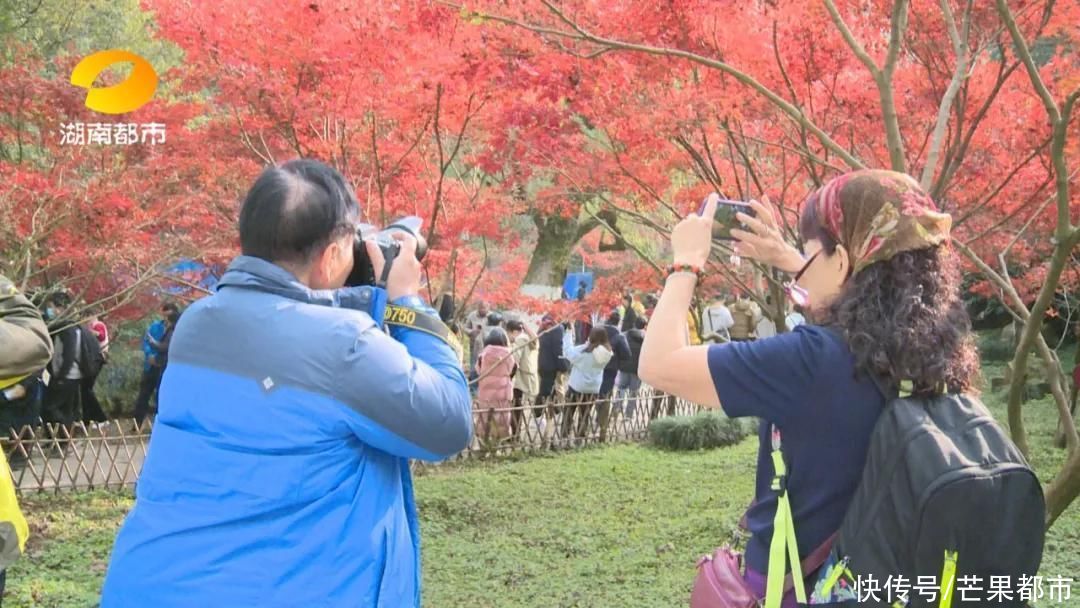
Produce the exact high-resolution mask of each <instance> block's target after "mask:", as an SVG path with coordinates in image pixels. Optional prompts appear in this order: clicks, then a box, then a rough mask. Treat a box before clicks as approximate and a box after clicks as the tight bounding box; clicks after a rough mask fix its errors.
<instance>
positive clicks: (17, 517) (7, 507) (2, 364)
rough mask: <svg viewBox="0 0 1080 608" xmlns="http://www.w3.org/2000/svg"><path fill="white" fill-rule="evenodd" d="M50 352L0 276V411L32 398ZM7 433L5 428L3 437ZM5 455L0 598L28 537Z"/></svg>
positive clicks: (43, 334)
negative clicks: (10, 569)
mask: <svg viewBox="0 0 1080 608" xmlns="http://www.w3.org/2000/svg"><path fill="white" fill-rule="evenodd" d="M52 351H53V343H52V340H51V339H50V338H49V330H48V328H47V327H46V326H45V322H44V321H43V320H42V318H41V314H40V313H39V312H38V309H37V308H36V307H34V305H33V304H31V303H30V301H29V300H27V299H26V298H25V297H24V296H23V295H22V294H20V293H19V291H18V290H17V289H16V288H15V286H14V285H13V284H12V283H11V281H9V280H8V279H7V277H5V276H3V275H0V408H3V409H4V410H5V411H6V410H7V409H8V408H13V407H16V404H17V403H18V402H21V401H23V400H25V399H31V398H33V396H32V395H31V394H30V391H32V390H34V387H33V386H32V385H29V384H28V381H33V383H34V384H36V374H37V372H39V371H41V369H42V368H44V367H45V366H46V365H48V363H49V360H50V359H51V358H52ZM28 386H30V388H28ZM7 431H8V429H7V428H5V429H4V432H5V434H6V433H7ZM4 452H5V450H0V596H3V593H4V584H5V582H6V579H7V567H8V566H10V565H11V564H12V563H14V562H15V560H16V559H18V557H19V555H21V554H22V552H23V550H24V549H25V548H26V539H27V537H28V536H29V534H30V528H29V527H28V526H27V524H26V518H25V517H23V514H22V511H20V510H19V502H18V500H17V499H16V497H15V484H14V482H13V481H12V479H11V475H10V474H9V473H8V463H7V460H6V459H5V458H4Z"/></svg>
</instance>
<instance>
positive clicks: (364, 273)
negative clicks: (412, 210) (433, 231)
mask: <svg viewBox="0 0 1080 608" xmlns="http://www.w3.org/2000/svg"><path fill="white" fill-rule="evenodd" d="M423 223H424V220H422V219H420V218H418V217H416V216H415V215H410V216H406V217H403V218H401V219H399V220H396V221H395V222H393V223H392V224H390V225H389V226H387V227H386V228H384V229H382V230H379V229H378V228H376V227H375V226H373V225H371V224H360V225H359V226H358V227H357V228H356V241H355V242H354V243H353V268H352V272H351V273H349V278H347V279H345V285H347V286H349V287H353V286H357V285H376V284H380V283H385V282H386V277H387V276H389V275H390V265H391V264H393V262H394V258H396V257H397V255H398V253H400V252H401V243H399V242H398V241H396V240H394V237H393V236H391V235H392V234H393V233H395V232H407V233H408V234H411V235H413V237H415V238H416V259H417V260H419V261H423V259H424V256H425V255H427V249H428V245H427V241H426V240H425V239H424V237H423V235H422V234H420V226H421V225H422V224H423ZM372 237H374V239H375V243H376V244H378V246H379V249H380V250H382V254H383V258H384V259H385V260H386V266H384V267H383V271H382V276H381V277H376V276H375V266H373V265H372V263H371V258H370V257H368V252H367V247H366V246H365V245H364V239H367V238H372Z"/></svg>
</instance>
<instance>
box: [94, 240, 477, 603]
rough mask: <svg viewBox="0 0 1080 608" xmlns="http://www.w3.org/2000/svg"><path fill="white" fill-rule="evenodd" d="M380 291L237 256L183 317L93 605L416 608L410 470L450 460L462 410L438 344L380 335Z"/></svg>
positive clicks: (465, 437) (459, 436) (463, 396)
mask: <svg viewBox="0 0 1080 608" xmlns="http://www.w3.org/2000/svg"><path fill="white" fill-rule="evenodd" d="M384 294H385V292H384V291H382V290H380V289H374V288H348V289H343V290H338V291H333V292H330V291H326V292H319V291H311V290H309V289H307V288H306V287H304V286H303V285H301V284H300V283H298V282H297V281H296V279H295V278H293V277H292V275H291V274H289V273H288V272H286V271H285V270H283V269H281V268H280V267H278V266H275V265H273V264H270V263H268V262H265V261H262V260H259V259H256V258H250V257H243V256H241V257H239V258H237V259H236V260H234V261H233V263H232V264H231V265H230V267H229V270H228V271H227V272H226V274H225V276H224V277H223V278H222V281H221V283H220V284H219V286H218V291H217V293H216V294H214V295H213V296H210V297H207V298H204V299H203V300H201V301H199V302H197V303H195V304H194V305H193V306H191V307H190V308H189V309H188V310H187V311H186V312H185V313H184V316H183V317H181V319H180V322H179V324H178V325H177V328H176V330H175V333H174V335H173V338H172V343H171V345H170V349H169V366H168V368H167V369H166V372H165V377H164V379H163V381H162V384H161V393H160V397H161V406H160V412H159V415H158V418H157V422H156V424H155V426H154V430H153V435H152V439H151V441H150V445H149V448H148V453H147V457H146V462H145V464H144V466H143V470H142V475H141V477H140V479H139V483H138V488H137V492H136V501H135V506H134V508H133V509H132V511H131V513H130V514H129V515H128V517H127V520H126V521H125V522H124V525H123V527H122V528H121V530H120V533H119V535H118V536H117V539H116V545H115V547H114V548H113V554H112V559H111V562H110V564H109V570H108V573H107V575H106V579H105V586H104V589H103V591H102V600H101V606H102V607H103V608H116V607H126V606H132V607H134V606H138V607H146V606H154V607H155V608H171V607H174V606H184V607H190V606H196V607H199V608H211V607H215V606H229V607H241V606H253V607H254V606H257V607H259V608H270V607H283V608H284V607H288V608H295V607H297V606H303V607H304V608H316V607H323V606H325V607H330V606H333V607H338V606H363V607H393V608H400V607H403V606H404V607H407V606H419V604H420V538H419V526H418V522H417V517H416V505H415V503H414V500H413V489H412V479H411V477H410V474H409V463H408V459H409V458H419V459H423V460H438V459H441V458H445V457H447V456H450V455H452V454H454V453H456V452H458V451H460V450H461V449H463V448H464V447H465V446H466V445H467V444H468V441H469V439H470V436H471V434H472V412H471V406H470V402H469V391H468V388H467V386H466V383H465V377H464V375H463V374H462V371H461V367H460V364H459V362H458V358H457V355H456V354H455V353H454V351H453V350H452V349H451V348H450V347H449V346H448V345H447V344H446V343H444V342H442V341H441V340H439V339H438V338H436V337H434V336H432V335H430V334H427V333H424V332H422V331H417V330H413V329H406V328H400V327H396V328H395V329H393V330H392V331H393V337H392V338H391V336H388V335H387V334H386V333H384V332H383V331H382V330H381V329H380V325H381V321H382V313H383V309H385V295H384ZM380 300H381V301H382V302H381V303H380V302H379V301H380ZM373 302H374V305H373ZM395 303H396V304H400V305H403V306H409V307H412V308H423V309H424V310H425V311H427V312H429V313H432V314H434V311H432V310H431V309H430V308H427V307H426V306H424V305H423V304H422V302H420V300H419V298H415V297H413V298H410V299H409V301H406V302H395ZM354 308H355V309H365V310H372V313H371V314H369V313H368V312H361V311H360V310H355V309H354ZM372 315H374V319H373V316H372Z"/></svg>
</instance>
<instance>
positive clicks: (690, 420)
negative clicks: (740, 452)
mask: <svg viewBox="0 0 1080 608" xmlns="http://www.w3.org/2000/svg"><path fill="white" fill-rule="evenodd" d="M749 433H750V429H749V428H748V426H747V425H746V424H745V423H743V422H742V421H741V420H735V419H732V418H728V417H727V416H724V415H723V414H721V413H719V412H699V413H697V414H695V415H693V416H668V417H666V418H657V419H656V420H654V421H652V423H651V424H649V441H650V442H651V443H652V444H653V445H655V446H657V447H659V448H662V449H665V450H675V451H686V450H704V449H711V448H720V447H725V446H729V445H734V444H736V443H738V442H740V441H742V440H743V439H744V438H745V437H746V436H747V435H748V434H749Z"/></svg>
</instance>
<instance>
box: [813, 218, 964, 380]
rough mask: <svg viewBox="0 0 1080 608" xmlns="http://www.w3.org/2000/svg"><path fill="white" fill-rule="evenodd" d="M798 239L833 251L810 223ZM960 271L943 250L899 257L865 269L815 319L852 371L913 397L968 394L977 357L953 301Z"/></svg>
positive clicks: (951, 253) (959, 308)
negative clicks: (828, 329)
mask: <svg viewBox="0 0 1080 608" xmlns="http://www.w3.org/2000/svg"><path fill="white" fill-rule="evenodd" d="M800 224H801V225H800V232H801V233H802V237H803V239H804V240H806V239H818V240H819V241H820V242H821V244H822V247H823V251H824V252H825V253H827V254H830V255H831V254H832V253H833V252H834V251H835V250H836V247H837V243H836V241H835V240H833V239H832V238H831V237H830V236H829V235H828V234H827V233H826V231H825V230H824V229H822V228H820V224H818V223H817V222H816V221H814V218H812V217H805V216H804V218H803V221H802V222H800ZM960 279H961V275H960V264H959V261H958V260H957V258H956V254H955V252H954V251H953V250H952V248H951V247H949V246H948V245H938V246H936V247H930V248H927V249H919V250H915V251H906V252H902V253H899V254H897V255H895V256H894V257H892V258H890V259H888V260H884V261H881V262H877V263H874V264H871V265H869V266H867V267H866V268H864V269H862V270H861V271H860V272H858V273H856V274H855V275H854V276H852V277H850V278H849V279H848V280H847V282H846V283H845V284H844V287H843V289H842V290H841V292H840V295H839V296H837V298H836V300H834V301H833V302H832V304H830V305H829V306H828V307H827V308H826V309H825V310H823V311H821V312H819V313H818V318H817V319H816V321H817V322H818V323H819V324H822V325H827V326H832V327H834V328H836V329H838V330H840V331H841V332H842V333H843V334H844V337H845V338H846V340H847V343H848V347H849V348H850V349H851V352H852V354H853V355H854V356H855V368H856V370H857V371H858V372H861V373H867V374H871V375H873V376H875V377H877V378H879V379H882V380H884V381H885V382H886V383H887V384H889V385H890V386H893V387H897V386H899V385H900V383H901V381H904V380H908V381H910V382H911V383H912V386H913V391H912V393H913V394H914V395H917V396H932V395H937V394H941V393H942V392H948V393H974V392H976V391H977V384H978V379H979V356H978V349H977V347H976V345H975V339H974V336H973V334H972V333H971V319H970V318H969V317H968V313H967V310H966V309H965V308H964V304H963V301H962V300H961V299H960Z"/></svg>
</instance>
